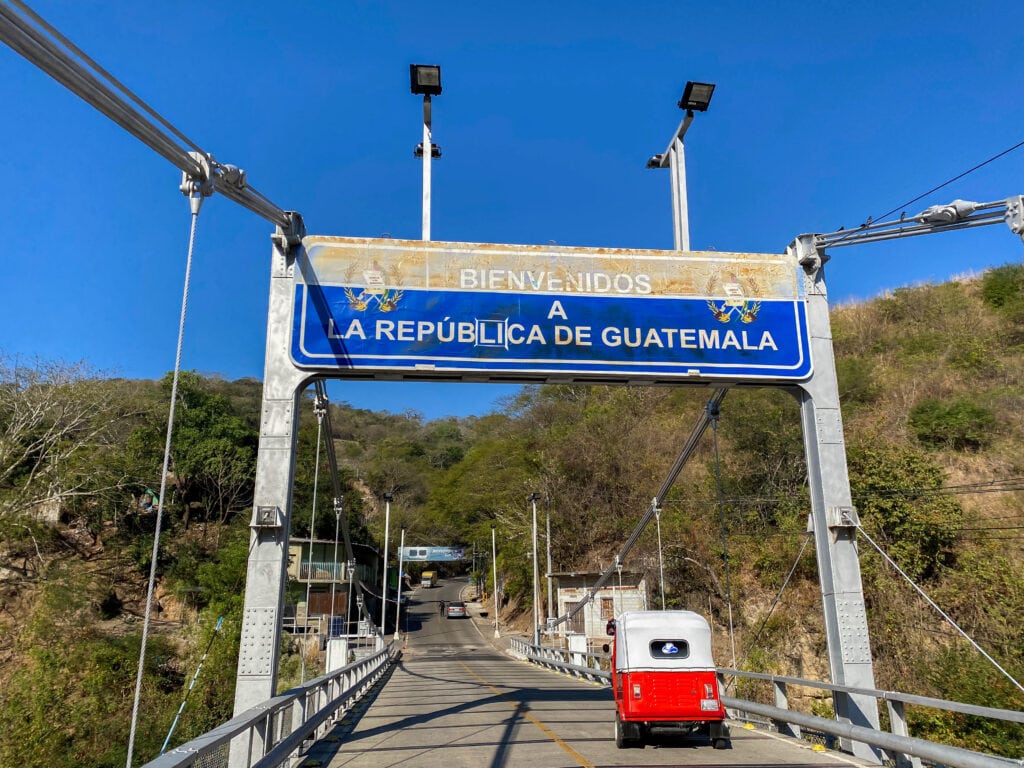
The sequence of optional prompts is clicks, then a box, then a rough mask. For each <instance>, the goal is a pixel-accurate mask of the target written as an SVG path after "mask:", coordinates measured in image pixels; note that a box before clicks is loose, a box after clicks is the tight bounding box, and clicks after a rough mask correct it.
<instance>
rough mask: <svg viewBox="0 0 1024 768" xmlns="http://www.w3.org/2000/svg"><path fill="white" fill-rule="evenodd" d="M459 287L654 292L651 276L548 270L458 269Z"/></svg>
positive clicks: (585, 291)
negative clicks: (652, 290)
mask: <svg viewBox="0 0 1024 768" xmlns="http://www.w3.org/2000/svg"><path fill="white" fill-rule="evenodd" d="M459 287H460V288H463V289H465V290H479V291H544V292H550V293H621V294H639V295H644V294H648V293H650V292H651V277H650V275H645V274H637V275H630V274H626V273H624V272H620V273H618V274H609V273H608V272H566V271H564V270H558V271H557V272H553V271H547V270H543V269H540V270H532V269H524V270H514V269H469V268H464V269H460V270H459Z"/></svg>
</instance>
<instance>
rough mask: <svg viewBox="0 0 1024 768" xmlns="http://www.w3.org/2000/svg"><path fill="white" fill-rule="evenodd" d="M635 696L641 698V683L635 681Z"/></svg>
mask: <svg viewBox="0 0 1024 768" xmlns="http://www.w3.org/2000/svg"><path fill="white" fill-rule="evenodd" d="M633 698H634V699H639V698H640V683H633Z"/></svg>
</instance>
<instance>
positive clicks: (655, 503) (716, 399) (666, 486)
mask: <svg viewBox="0 0 1024 768" xmlns="http://www.w3.org/2000/svg"><path fill="white" fill-rule="evenodd" d="M728 391H729V390H728V389H727V388H726V387H720V388H718V389H716V390H715V391H714V394H712V395H711V399H710V400H708V403H707V406H706V407H705V409H704V411H703V412H702V413H701V416H700V418H699V419H698V420H697V423H696V424H695V425H694V426H693V429H692V430H691V431H690V435H689V437H687V438H686V443H685V445H684V446H683V449H682V450H681V451H680V452H679V456H678V457H676V460H675V461H674V462H673V463H672V466H671V467H670V468H669V471H668V474H667V475H666V476H665V480H664V481H663V482H662V484H661V487H660V488H659V489H658V495H657V496H655V497H654V499H653V500H652V501H651V503H650V506H648V507H647V511H646V512H644V515H643V517H641V518H640V522H639V523H637V525H636V528H634V529H633V533H632V534H630V536H629V538H628V539H626V543H625V544H623V545H622V549H620V550H619V552H618V554H617V555H616V556H615V560H614V561H613V562H612V564H611V565H610V566H608V567H607V568H606V569H605V570H604V572H603V573H602V574H601V575H600V577H598V579H597V581H596V582H594V585H593V586H592V587H591V588H590V591H589V592H588V593H587V594H586V595H584V596H583V597H582V598H580V600H579V602H577V603H576V604H575V605H573V607H572V608H570V609H569V610H568V611H567V612H566V613H565V614H564V615H562V616H559V617H558V618H557V619H551V620H549V622H548V627H549V628H553V627H557V626H558V625H559V624H563V623H565V622H567V621H570V620H571V619H572V618H573V617H574V616H575V615H576V614H578V613H579V612H580V611H582V610H583V609H584V608H585V607H586V605H587V604H588V603H590V602H591V601H592V600H593V599H594V597H595V595H597V593H598V590H600V589H601V587H603V586H604V585H605V584H607V583H608V580H609V579H610V578H611V577H612V574H613V573H615V564H616V563H620V564H621V563H623V562H625V560H626V556H627V555H628V554H629V553H630V551H631V550H632V549H633V546H634V545H635V544H636V542H637V540H639V538H640V536H641V535H642V534H643V532H644V530H645V529H646V528H647V525H648V524H649V523H650V522H651V520H652V519H653V518H654V516H655V515H656V514H657V513H658V511H659V510H660V509H661V504H662V501H663V500H664V499H665V497H666V496H667V495H668V492H669V491H670V490H671V489H672V486H673V485H674V484H675V482H676V478H677V477H679V473H680V472H681V471H682V470H683V466H685V464H686V462H687V461H689V460H690V457H691V456H692V455H693V452H694V451H696V450H697V445H698V444H699V443H700V438H701V436H702V435H703V434H704V432H705V430H707V428H708V426H709V425H710V424H711V417H710V412H711V409H712V408H714V409H716V410H717V408H718V406H719V405H720V404H721V402H722V401H723V400H724V399H725V395H726V394H727V393H728Z"/></svg>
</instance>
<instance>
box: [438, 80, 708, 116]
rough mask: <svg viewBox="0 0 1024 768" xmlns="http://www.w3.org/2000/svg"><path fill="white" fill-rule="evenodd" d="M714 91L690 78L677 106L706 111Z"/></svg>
mask: <svg viewBox="0 0 1024 768" xmlns="http://www.w3.org/2000/svg"><path fill="white" fill-rule="evenodd" d="M438 82H440V75H439V76H438ZM439 87H440V86H439ZM439 92H440V91H439ZM714 92H715V84H714V83H695V82H693V81H692V80H688V81H687V82H686V88H684V89H683V98H681V99H680V100H679V108H680V109H685V110H686V111H688V112H690V111H694V112H706V111H707V108H708V105H709V104H710V103H711V94H713V93H714Z"/></svg>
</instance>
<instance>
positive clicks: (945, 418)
mask: <svg viewBox="0 0 1024 768" xmlns="http://www.w3.org/2000/svg"><path fill="white" fill-rule="evenodd" d="M995 423H996V418H995V415H994V414H993V413H992V412H991V411H990V410H989V409H988V408H986V407H985V406H983V405H979V404H978V403H975V402H974V401H972V400H968V399H966V398H958V399H957V400H954V401H952V402H949V403H946V402H943V401H942V400H933V399H930V400H923V401H921V402H920V403H918V404H917V405H915V406H914V407H913V408H912V409H911V411H910V417H909V424H910V428H911V429H912V430H913V431H914V434H915V435H916V436H917V439H918V440H920V441H921V442H922V443H924V444H925V445H929V446H932V447H934V448H953V449H956V450H971V449H973V450H977V449H980V448H984V447H985V446H987V445H988V444H989V443H990V442H991V440H992V430H993V428H994V427H995Z"/></svg>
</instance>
